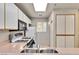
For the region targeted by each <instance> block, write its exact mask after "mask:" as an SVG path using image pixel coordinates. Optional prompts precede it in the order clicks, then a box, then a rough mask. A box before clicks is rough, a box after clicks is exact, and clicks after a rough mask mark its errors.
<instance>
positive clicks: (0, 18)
mask: <svg viewBox="0 0 79 59" xmlns="http://www.w3.org/2000/svg"><path fill="white" fill-rule="evenodd" d="M0 29H4V4H3V3H0Z"/></svg>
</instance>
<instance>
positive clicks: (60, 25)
mask: <svg viewBox="0 0 79 59" xmlns="http://www.w3.org/2000/svg"><path fill="white" fill-rule="evenodd" d="M57 34H65V16H64V15H57Z"/></svg>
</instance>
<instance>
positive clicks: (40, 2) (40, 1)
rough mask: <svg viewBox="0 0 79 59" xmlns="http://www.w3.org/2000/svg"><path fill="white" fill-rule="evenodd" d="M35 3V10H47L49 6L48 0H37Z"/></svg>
mask: <svg viewBox="0 0 79 59" xmlns="http://www.w3.org/2000/svg"><path fill="white" fill-rule="evenodd" d="M33 4H34V8H35V11H46V7H47V1H46V0H35V1H34V3H33Z"/></svg>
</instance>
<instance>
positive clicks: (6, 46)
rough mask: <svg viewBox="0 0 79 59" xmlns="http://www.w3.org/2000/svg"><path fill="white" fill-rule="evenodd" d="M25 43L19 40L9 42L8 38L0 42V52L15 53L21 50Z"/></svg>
mask: <svg viewBox="0 0 79 59" xmlns="http://www.w3.org/2000/svg"><path fill="white" fill-rule="evenodd" d="M26 44H27V43H24V42H21V43H20V42H19V43H10V42H8V40H6V41H3V42H0V54H9V53H15V54H18V53H20V52H21V51H22V50H23V47H24V46H25V45H26Z"/></svg>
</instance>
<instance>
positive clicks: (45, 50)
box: [40, 49, 58, 53]
mask: <svg viewBox="0 0 79 59" xmlns="http://www.w3.org/2000/svg"><path fill="white" fill-rule="evenodd" d="M40 53H58V51H56V50H54V49H41V50H40Z"/></svg>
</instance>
